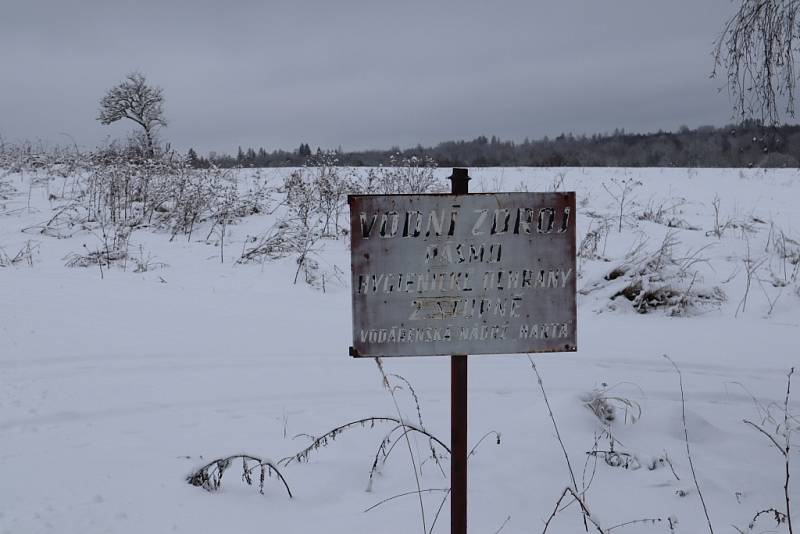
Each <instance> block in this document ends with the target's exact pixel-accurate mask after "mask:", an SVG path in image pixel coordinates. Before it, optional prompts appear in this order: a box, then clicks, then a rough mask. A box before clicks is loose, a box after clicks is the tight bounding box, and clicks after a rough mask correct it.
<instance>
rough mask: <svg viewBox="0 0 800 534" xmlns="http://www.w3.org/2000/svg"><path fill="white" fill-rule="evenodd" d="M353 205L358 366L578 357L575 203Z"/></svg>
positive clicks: (482, 197) (563, 198) (544, 199)
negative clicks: (374, 359) (388, 360)
mask: <svg viewBox="0 0 800 534" xmlns="http://www.w3.org/2000/svg"><path fill="white" fill-rule="evenodd" d="M348 201H349V204H350V229H351V232H352V233H351V238H352V258H351V259H352V296H353V346H352V348H351V355H353V356H358V357H366V356H370V357H371V356H425V355H452V354H508V353H523V352H529V353H533V352H567V351H575V350H577V341H576V324H575V318H576V304H575V274H576V264H575V193H572V192H569V193H489V194H468V195H353V196H350V197H349V199H348Z"/></svg>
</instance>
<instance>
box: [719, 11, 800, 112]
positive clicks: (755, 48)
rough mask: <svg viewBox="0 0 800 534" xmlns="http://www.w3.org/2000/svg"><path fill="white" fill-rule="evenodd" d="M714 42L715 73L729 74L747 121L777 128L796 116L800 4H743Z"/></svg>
mask: <svg viewBox="0 0 800 534" xmlns="http://www.w3.org/2000/svg"><path fill="white" fill-rule="evenodd" d="M740 2H741V3H740V5H739V8H738V10H737V11H736V13H735V14H734V15H733V16H732V17H731V18H729V19H728V20H727V21H726V22H725V25H724V26H723V29H722V32H721V33H720V35H719V37H718V38H717V39H716V41H715V42H714V50H713V56H714V72H713V73H712V77H714V76H716V75H717V69H718V68H720V67H721V68H722V69H724V70H725V71H726V73H727V76H726V77H727V86H728V93H729V94H730V96H731V99H732V100H733V108H734V111H735V112H736V113H737V114H738V115H740V117H741V118H747V117H753V118H757V119H760V120H761V121H762V122H763V123H766V124H770V125H775V124H778V123H779V121H780V116H781V113H782V110H783V111H785V113H786V114H788V115H789V116H790V117H794V111H795V110H794V90H795V83H796V79H795V72H794V60H795V51H796V49H797V44H796V41H797V38H798V32H800V18H798V15H800V0H740Z"/></svg>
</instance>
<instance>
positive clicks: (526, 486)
mask: <svg viewBox="0 0 800 534" xmlns="http://www.w3.org/2000/svg"><path fill="white" fill-rule="evenodd" d="M249 172H251V171H241V178H242V179H243V180H244V179H246V178H247V173H249ZM289 172H290V170H286V169H281V170H262V171H260V173H261V177H262V178H263V179H264V180H267V181H269V182H272V183H274V184H281V183H282V182H283V180H284V178H285V177H286V176H287V175H288V174H289ZM358 172H364V171H358ZM448 174H449V169H439V170H438V171H437V176H439V177H440V178H443V177H445V176H447V175H448ZM471 175H472V176H473V178H474V179H473V181H472V183H471V191H474V192H480V191H514V190H529V191H548V190H550V191H552V190H554V189H557V190H574V191H576V192H577V197H578V205H579V209H578V211H579V214H578V239H579V242H580V245H581V246H580V248H581V253H580V257H579V258H578V265H579V270H580V278H579V280H578V289H579V295H578V346H579V350H578V352H577V353H574V354H548V355H541V356H534V358H533V359H534V361H535V362H536V365H537V368H538V371H539V372H540V373H541V376H542V380H543V385H544V388H545V390H546V392H547V395H548V398H549V401H550V404H551V406H552V411H553V414H554V417H555V420H556V422H557V423H558V426H559V431H560V435H561V438H562V439H563V443H564V446H565V448H566V451H567V453H568V455H569V458H570V462H571V465H572V469H573V471H574V474H575V478H576V485H577V488H578V490H579V491H585V493H584V496H585V501H586V504H587V505H588V507H589V508H590V510H591V512H592V515H593V517H594V518H595V519H596V521H597V522H598V523H599V524H600V525H601V526H602V528H603V529H605V530H610V531H612V532H619V533H624V532H644V533H647V532H663V533H668V532H677V533H683V534H694V533H700V532H707V531H708V525H707V521H706V518H705V515H704V512H703V508H702V505H701V501H700V498H699V495H698V492H697V489H696V488H695V484H694V482H693V479H692V473H691V470H690V465H689V461H688V458H687V451H686V445H685V443H684V427H683V423H682V421H683V418H682V404H681V389H680V385H679V377H678V375H677V373H676V372H675V370H674V368H673V367H672V365H671V364H670V362H669V361H668V360H667V359H665V358H664V357H663V355H665V354H666V355H669V357H671V358H672V359H673V360H674V361H675V363H676V364H677V365H678V366H679V368H680V369H681V371H682V373H683V386H684V392H685V398H686V402H685V420H686V424H687V430H688V437H689V445H690V448H691V455H692V459H693V463H694V468H695V472H696V475H697V481H698V483H699V486H700V489H701V491H702V495H703V497H704V498H705V504H706V505H707V508H708V513H709V516H710V520H711V523H712V524H713V526H714V530H715V531H716V532H735V531H736V530H734V526H735V527H736V528H738V529H740V531H742V532H749V531H750V530H749V528H750V527H749V524H750V522H751V521H752V518H753V517H754V515H755V514H756V513H757V512H758V511H760V510H765V509H769V508H775V509H777V510H778V511H779V512H781V513H785V512H786V502H785V495H784V487H783V486H784V481H785V463H784V456H783V455H782V453H781V452H780V450H779V449H778V447H776V445H775V444H774V443H773V442H771V440H770V439H769V437H767V435H766V434H765V433H762V432H759V431H758V430H757V429H755V428H754V427H753V426H751V425H750V424H748V423H745V422H743V420H745V419H746V420H748V421H750V422H752V423H753V424H754V425H757V426H761V427H762V429H763V430H764V431H765V432H766V433H767V434H770V435H771V436H773V437H774V439H775V440H776V441H777V442H778V443H779V444H781V445H783V444H784V442H785V437H786V434H787V429H786V427H787V425H788V429H789V431H794V432H795V433H794V434H792V435H791V436H790V439H791V447H792V451H791V453H792V454H791V455H790V460H791V464H790V474H791V479H790V484H789V491H788V493H789V496H790V499H791V505H792V508H793V510H792V511H793V512H794V516H795V530H797V529H798V528H800V455H798V453H800V450H799V449H798V446H800V430H799V429H798V426H799V425H800V421H798V419H794V418H791V417H789V418H788V420H785V418H784V413H783V407H784V400H785V395H786V388H787V373H788V372H789V369H790V368H791V367H792V366H798V367H800V351H799V350H798V347H799V346H800V343H798V341H800V294H798V287H800V276H798V263H799V262H800V174H798V172H797V171H793V170H780V171H778V170H736V169H734V170H695V169H690V170H687V169H629V170H625V169H527V168H523V169H480V170H472V171H471ZM0 176H2V177H3V178H2V184H0V214H1V215H0V247H2V252H0V265H5V267H0V532H3V533H15V534H16V533H22V534H34V533H44V532H58V533H81V534H85V533H96V532H97V533H99V532H103V533H105V532H112V533H136V534H142V533H161V532H184V533H203V532H237V533H249V532H280V533H308V532H329V533H357V532H376V533H377V532H380V533H403V534H407V533H414V532H419V533H422V532H423V528H424V529H426V530H431V528H433V532H447V531H448V529H449V507H448V506H449V503H447V502H446V503H445V504H444V507H443V508H442V510H441V514H440V516H439V518H438V521H436V522H435V524H434V517H435V515H436V512H437V509H438V508H439V506H440V503H441V502H442V498H443V497H444V496H445V493H444V492H443V491H439V490H441V489H443V488H447V487H448V486H449V482H448V478H447V477H446V476H444V474H443V473H449V464H448V459H447V458H446V457H445V458H443V459H441V460H440V463H441V468H440V466H439V465H437V462H435V461H434V460H431V459H429V456H430V447H429V444H428V441H427V440H426V439H422V438H421V437H419V436H418V435H412V436H410V437H411V442H410V443H411V452H412V453H413V457H414V463H413V465H412V461H411V458H410V455H409V447H408V446H407V444H406V443H405V441H404V440H400V441H399V442H398V443H397V447H396V448H395V449H394V450H393V451H392V452H391V455H390V457H389V459H388V461H387V462H386V463H385V465H383V466H382V468H381V469H380V473H379V474H376V475H375V478H374V481H373V482H372V484H371V487H369V472H370V468H371V466H372V463H373V459H374V457H375V454H376V451H377V449H378V446H379V445H380V443H381V440H382V439H383V437H384V435H385V434H386V432H388V431H389V430H391V428H392V425H387V424H383V423H381V424H376V425H375V426H374V428H372V425H369V424H368V425H366V427H365V428H361V427H360V426H359V427H356V428H354V429H351V430H348V431H346V432H344V433H342V434H341V435H339V436H336V439H335V440H329V441H328V442H327V444H326V445H325V446H323V447H321V448H319V449H318V450H315V451H312V452H311V454H310V455H309V457H308V461H307V462H292V463H290V464H289V465H287V466H285V467H281V468H280V469H281V472H282V474H283V475H284V476H285V478H286V481H287V482H288V484H289V487H290V488H291V490H292V492H293V495H294V497H293V498H291V499H290V498H289V497H288V496H287V494H286V491H285V489H284V487H283V485H282V484H281V483H280V482H279V481H278V480H277V479H275V478H274V477H273V478H268V479H267V480H266V482H265V485H264V491H263V495H262V494H260V493H259V491H258V472H257V471H256V472H254V475H253V477H254V486H248V485H247V484H246V483H245V482H243V481H242V478H241V467H240V465H239V464H235V465H232V466H231V467H230V469H229V471H228V472H227V473H226V474H225V477H224V479H223V483H222V486H221V488H220V489H219V491H217V492H213V493H212V492H208V491H205V490H204V489H202V488H200V487H195V486H192V485H189V484H187V482H186V476H187V475H188V474H189V473H191V472H192V471H193V470H194V469H197V468H198V467H201V466H202V465H204V464H205V463H206V462H209V461H211V460H213V459H215V458H219V457H222V456H227V455H231V454H236V453H248V454H252V455H256V456H259V457H264V458H271V459H272V460H273V461H274V462H278V460H279V459H281V458H284V457H290V456H291V455H293V454H295V453H297V452H298V451H300V450H302V449H303V448H304V447H306V446H307V445H308V444H309V443H310V440H311V439H312V437H313V436H321V435H322V434H324V433H325V432H326V431H328V430H330V429H331V428H333V427H335V426H337V425H339V424H342V423H346V422H348V421H352V420H356V419H360V418H364V417H369V416H393V417H397V410H396V408H395V405H394V402H393V399H392V397H391V395H390V393H389V392H388V391H387V389H386V388H384V387H383V383H382V382H383V381H382V377H381V374H380V371H379V369H378V367H377V366H376V364H375V362H374V361H372V360H355V359H352V358H350V357H348V355H347V348H348V346H349V344H350V341H351V340H350V339H349V336H350V332H351V329H350V293H349V276H348V274H347V273H348V269H349V252H348V243H347V239H346V237H342V238H340V239H324V240H321V241H320V242H319V243H318V245H317V247H316V248H317V249H318V250H316V251H315V252H313V258H314V261H315V262H316V263H317V264H318V268H317V269H316V270H315V272H314V273H311V274H312V276H311V279H313V284H308V283H306V282H305V279H306V276H305V274H300V276H299V278H298V281H297V284H293V280H294V277H295V273H296V270H297V265H298V264H297V256H296V255H289V256H288V257H285V258H282V259H279V260H275V261H265V262H256V263H250V264H245V265H241V264H239V265H237V264H235V263H234V262H235V260H236V259H237V258H239V257H240V256H241V253H242V250H243V249H244V248H245V247H246V246H247V242H248V241H250V238H249V236H253V235H259V234H261V233H262V232H264V231H265V230H266V229H267V228H269V227H270V225H271V224H272V222H273V220H274V217H275V215H276V213H279V210H278V211H277V212H276V213H273V214H272V215H267V214H264V213H262V214H256V215H252V216H248V217H245V218H242V219H238V220H237V222H236V223H235V224H231V225H229V226H228V227H227V229H226V230H225V238H224V245H223V246H224V253H225V254H224V258H223V259H224V263H223V262H221V261H220V260H221V258H220V242H219V239H216V240H215V239H214V238H213V237H212V238H209V239H206V237H207V234H208V232H209V230H210V228H209V226H208V224H207V223H206V224H205V226H203V225H201V228H198V230H197V231H196V232H195V234H194V235H193V237H192V238H191V239H187V237H186V236H185V235H184V236H182V237H181V236H178V237H176V239H174V240H173V241H170V237H171V236H170V233H169V232H165V231H160V230H155V229H137V230H136V231H135V232H134V233H133V234H132V235H131V236H130V239H129V242H128V245H127V246H128V250H129V252H130V255H131V258H132V259H131V260H130V261H129V262H128V263H123V262H117V263H115V264H114V265H113V266H106V267H104V269H103V272H102V278H101V271H100V269H99V268H98V266H97V265H96V264H95V265H90V266H88V267H67V266H66V265H65V264H66V263H68V262H70V260H71V259H75V256H71V254H86V253H87V251H96V250H98V249H99V248H100V247H101V246H102V242H103V240H102V238H100V237H99V236H98V231H97V229H96V228H92V229H87V230H84V231H81V230H80V229H75V231H73V232H71V237H66V236H63V235H62V236H60V238H59V237H53V236H48V235H43V234H41V233H40V229H41V224H42V223H44V222H47V221H48V220H50V219H51V218H52V217H53V215H55V214H56V213H57V210H58V209H59V206H60V205H61V198H60V192H63V191H64V190H65V184H64V181H65V180H67V181H68V180H70V178H69V177H68V178H66V179H64V178H59V177H55V176H53V177H48V176H43V175H42V174H41V173H38V174H37V173H35V174H31V173H3V172H0ZM3 184H5V185H3ZM626 184H627V185H626ZM623 191H625V192H626V198H625V202H624V203H622V204H623V205H622V209H621V210H620V201H619V200H620V199H621V193H622V192H623ZM615 197H616V199H615ZM715 198H716V200H715ZM279 204H280V201H279V200H278V201H276V203H275V205H276V206H279ZM715 205H716V206H717V212H718V215H715ZM620 211H621V213H622V219H621V221H620V218H619V217H620ZM345 214H346V212H345ZM22 230H25V231H22ZM218 233H219V232H217V234H218ZM134 257H135V258H138V262H137V261H135V260H134V259H133V258H134ZM14 258H17V261H13V259H14ZM146 258H149V261H145V259H146ZM141 264H145V265H144V267H142V268H137V267H138V266H140V265H141ZM161 264H166V265H161ZM137 271H138V272H137ZM322 274H325V275H326V276H325V280H326V281H325V287H324V292H323V288H322V284H321V279H322ZM748 280H749V289H748ZM642 312H646V313H642ZM383 364H384V368H385V370H386V372H387V373H396V374H399V375H402V376H403V377H405V379H407V381H408V382H409V383H410V384H412V385H413V387H414V390H415V392H416V395H417V396H418V398H419V405H420V413H418V412H417V407H416V405H415V402H414V399H413V397H412V395H411V394H410V391H409V388H408V386H407V384H406V383H405V382H403V381H401V380H400V379H399V378H396V377H393V376H390V377H389V380H390V382H391V383H392V385H393V386H394V385H396V386H399V387H398V388H396V389H394V393H395V395H396V399H397V403H398V405H399V409H400V411H401V413H402V416H403V418H405V419H406V420H407V421H409V422H410V423H413V424H416V425H420V424H422V425H424V427H425V428H426V429H427V430H428V431H429V432H430V433H432V434H434V435H436V436H438V437H440V438H441V439H442V440H443V441H444V442H445V443H447V442H448V441H449V360H448V359H447V358H439V357H430V358H394V359H386V360H384V363H383ZM469 373H470V375H469V380H470V386H469V402H470V415H469V417H470V429H469V435H470V441H471V443H473V444H474V443H477V442H478V440H480V438H481V437H482V436H484V435H485V434H486V433H487V432H490V431H496V432H499V433H500V434H501V436H502V438H501V439H500V442H499V444H498V443H497V440H496V438H495V436H494V435H492V436H490V437H489V438H487V439H486V440H484V441H483V442H482V443H481V444H480V446H479V447H478V449H477V450H476V452H475V454H474V455H473V456H472V457H471V458H470V461H469V469H470V473H469V477H470V478H469V484H470V492H469V524H470V532H472V533H484V534H494V533H496V532H502V533H504V534H511V533H538V532H542V530H543V528H544V522H545V521H546V520H547V518H548V517H549V516H550V514H551V513H552V511H553V507H554V505H555V503H556V500H557V499H558V497H559V495H560V494H561V493H562V491H563V490H564V488H565V487H567V486H571V485H572V484H573V482H572V480H571V477H570V473H569V470H568V468H567V465H566V462H565V459H564V453H563V452H562V450H561V446H560V444H559V441H558V440H557V439H556V436H555V431H554V428H553V423H552V421H551V419H550V417H549V416H548V410H547V408H546V406H545V402H544V398H543V396H542V392H541V390H540V389H539V384H538V383H537V379H536V375H535V374H534V371H533V369H532V367H531V364H530V362H529V361H528V358H527V357H526V356H525V355H513V356H511V355H496V356H476V357H471V358H470V371H469ZM795 378H797V379H798V380H796V382H797V383H796V384H795V385H794V391H793V392H792V397H793V399H790V402H789V412H790V415H791V414H794V415H798V414H800V377H795ZM590 406H594V407H596V408H597V411H598V413H599V414H600V417H598V416H597V415H595V413H593V411H592V410H591V409H590ZM420 414H421V418H422V422H421V423H420ZM397 435H398V434H395V436H397ZM612 450H613V451H614V454H612V453H611V451H612ZM587 453H589V454H587ZM670 464H671V466H670ZM414 466H416V468H417V475H418V478H419V484H420V487H421V488H423V489H431V490H434V491H429V492H425V493H423V494H422V504H423V507H424V519H423V512H422V511H421V507H420V500H419V499H418V497H417V496H416V495H414V494H412V495H408V496H404V497H398V498H396V499H392V500H389V501H388V502H386V503H384V504H381V505H380V506H378V507H376V508H374V509H372V510H370V511H369V512H365V510H366V509H368V508H369V507H371V506H373V505H374V504H376V503H379V502H380V501H382V500H384V499H388V498H390V497H392V496H395V495H398V494H402V493H405V492H413V491H416V490H417V489H418V486H417V482H416V479H415V476H414ZM368 488H369V491H367V489H368ZM568 502H569V499H565V500H564V501H563V502H562V504H567V503H568ZM773 517H774V514H769V515H763V516H761V517H760V518H759V520H758V521H757V523H756V524H755V525H754V526H753V528H752V531H753V532H765V531H769V532H787V531H788V529H787V526H786V525H785V524H783V525H776V524H775V521H774V519H773ZM647 518H649V519H654V520H656V521H654V522H638V523H633V524H629V525H624V526H618V525H622V524H625V523H627V522H629V521H634V520H638V519H647ZM423 521H424V526H423ZM589 526H590V529H591V528H593V527H592V525H591V524H590V525H589ZM612 527H614V528H612ZM547 531H548V532H553V533H577V532H583V531H584V526H583V521H582V519H581V514H580V510H579V508H578V507H577V504H575V503H573V504H571V505H570V506H568V507H566V508H565V509H563V510H561V511H560V512H559V513H558V514H557V515H556V517H555V518H554V519H553V520H552V522H551V524H550V526H549V528H548V530H547Z"/></svg>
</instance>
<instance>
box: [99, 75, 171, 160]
mask: <svg viewBox="0 0 800 534" xmlns="http://www.w3.org/2000/svg"><path fill="white" fill-rule="evenodd" d="M163 106H164V91H163V90H162V89H161V88H160V87H155V86H152V85H148V84H147V80H146V79H145V77H144V74H141V73H139V72H132V73H130V74H128V75H127V76H126V77H125V79H124V80H123V81H122V82H121V83H120V84H119V85H115V86H114V87H112V88H111V89H109V90H108V92H107V93H106V95H105V96H104V97H103V99H102V100H100V114H99V115H98V117H97V120H99V121H100V122H101V123H102V124H111V123H113V122H117V121H118V120H121V119H130V120H132V121H133V122H135V123H136V124H138V125H139V126H141V127H142V129H144V136H145V142H146V145H147V154H148V156H150V157H152V156H154V155H155V149H154V136H155V130H156V129H157V128H158V127H160V126H166V125H167V121H166V119H165V118H164V107H163Z"/></svg>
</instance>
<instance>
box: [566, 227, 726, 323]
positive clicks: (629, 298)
mask: <svg viewBox="0 0 800 534" xmlns="http://www.w3.org/2000/svg"><path fill="white" fill-rule="evenodd" d="M675 236H676V234H675V232H673V231H670V232H668V233H667V234H666V236H665V237H664V240H663V241H662V242H661V245H660V246H659V247H658V248H657V249H656V250H655V251H653V252H646V251H644V244H640V246H637V247H635V248H634V249H633V250H632V251H631V252H630V253H628V254H627V255H626V256H625V258H624V260H623V261H622V262H621V263H619V264H617V265H616V266H615V267H613V268H612V269H610V270H609V271H607V273H606V274H605V275H604V276H603V277H602V278H601V279H600V280H596V281H594V282H592V283H591V284H589V285H587V286H586V287H585V288H584V289H582V290H581V293H582V294H584V295H586V294H590V293H592V292H595V291H598V290H602V291H604V292H605V294H606V295H607V297H608V298H609V299H610V300H611V301H612V302H611V303H610V304H609V306H610V307H611V308H612V309H614V308H616V307H617V306H618V305H619V303H622V302H627V303H629V304H630V307H631V308H632V309H633V310H635V311H637V312H639V313H648V312H651V311H653V310H664V311H665V312H666V313H667V314H668V315H671V316H686V315H691V314H692V313H694V312H696V311H699V310H701V309H704V308H708V307H717V306H719V305H721V304H722V303H723V302H724V301H725V299H726V296H725V293H724V292H723V291H722V289H720V288H719V287H704V286H703V285H702V276H701V275H700V273H699V271H698V270H697V269H696V267H697V265H698V264H700V263H704V262H705V261H706V259H705V258H704V257H703V256H702V252H703V250H704V248H705V247H704V248H701V249H699V250H696V251H689V252H687V254H686V255H685V256H677V255H676V253H675V249H676V247H677V246H678V245H679V244H680V242H679V241H678V240H677V238H676V237H675Z"/></svg>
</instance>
